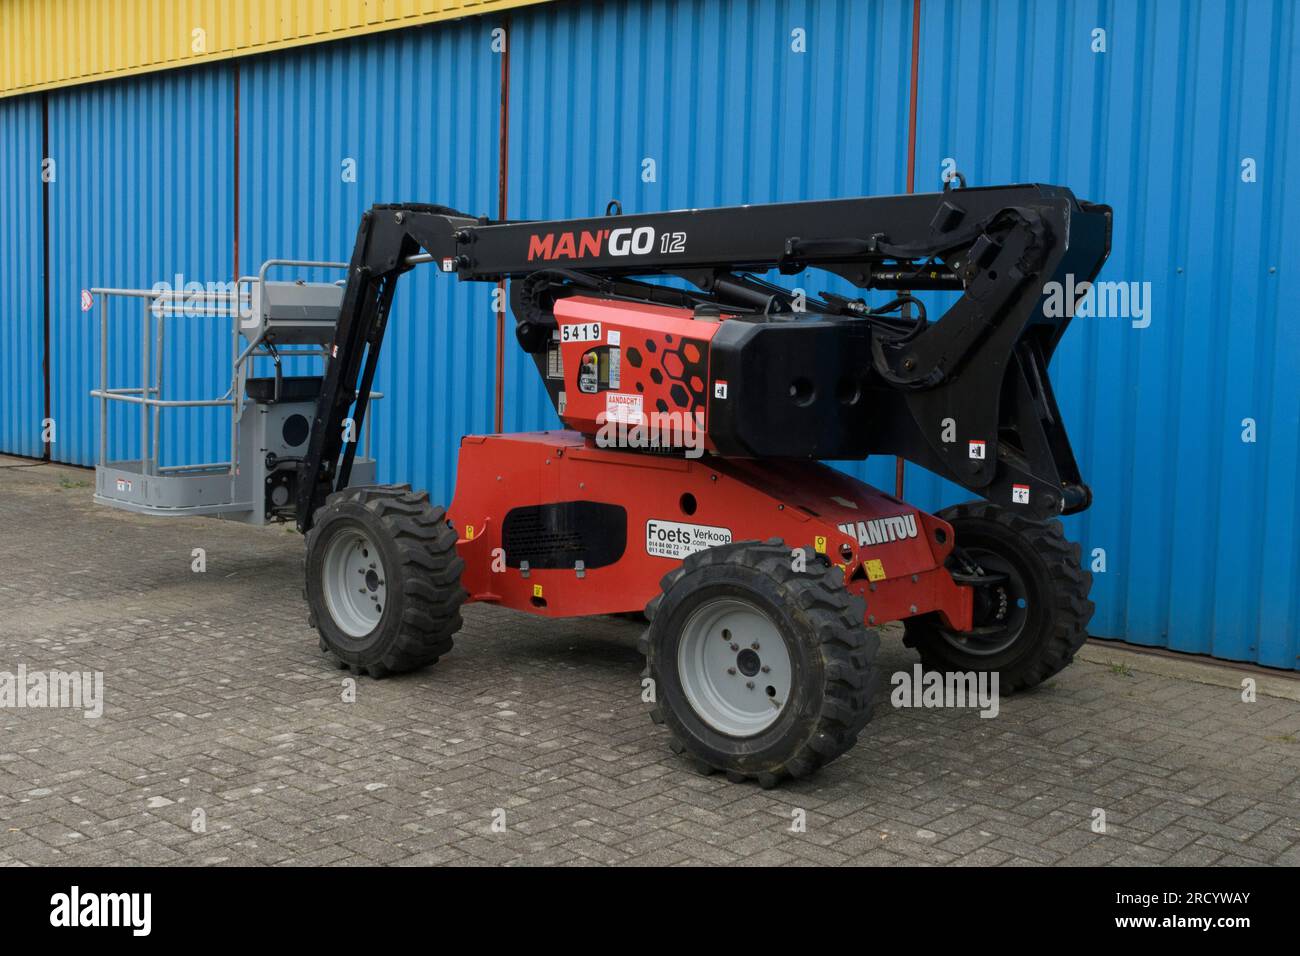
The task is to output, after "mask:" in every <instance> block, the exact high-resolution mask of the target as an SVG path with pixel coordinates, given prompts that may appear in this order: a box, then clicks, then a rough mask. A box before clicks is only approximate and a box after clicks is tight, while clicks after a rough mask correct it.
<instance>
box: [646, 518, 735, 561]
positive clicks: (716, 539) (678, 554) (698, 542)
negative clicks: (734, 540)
mask: <svg viewBox="0 0 1300 956" xmlns="http://www.w3.org/2000/svg"><path fill="white" fill-rule="evenodd" d="M730 543H731V529H730V528H714V527H711V526H709V525H705V524H683V523H682V522H680V521H660V520H659V519H658V518H651V519H650V520H649V521H647V522H646V523H645V553H646V554H648V555H650V556H651V557H655V558H672V559H674V560H677V561H680V560H681V559H683V558H685V557H686V556H687V555H689V554H694V553H695V552H696V551H703V550H705V549H706V548H714V547H717V546H718V545H720V544H730Z"/></svg>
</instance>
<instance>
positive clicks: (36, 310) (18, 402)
mask: <svg viewBox="0 0 1300 956" xmlns="http://www.w3.org/2000/svg"><path fill="white" fill-rule="evenodd" d="M41 159H42V152H41V98H40V97H39V96H25V97H22V98H20V99H13V100H6V101H4V102H0V263H3V264H4V278H3V281H0V452H4V453H9V454H15V455H26V456H29V457H39V456H40V455H41V454H42V453H43V446H42V443H41V419H42V418H44V395H43V391H44V388H43V384H42V374H41V361H42V353H43V352H44V347H45V346H44V342H43V339H44V335H43V330H42V309H43V304H42V296H41V290H42V288H43V286H44V276H43V274H42V272H43V263H42V261H41V260H42V257H41V230H42V214H41Z"/></svg>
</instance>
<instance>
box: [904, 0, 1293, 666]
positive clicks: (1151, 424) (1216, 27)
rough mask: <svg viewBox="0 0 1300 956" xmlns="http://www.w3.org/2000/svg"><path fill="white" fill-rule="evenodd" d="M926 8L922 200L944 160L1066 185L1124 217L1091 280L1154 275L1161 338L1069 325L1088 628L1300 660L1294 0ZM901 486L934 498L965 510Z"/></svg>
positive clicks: (932, 491) (1065, 408) (916, 485)
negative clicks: (1089, 582)
mask: <svg viewBox="0 0 1300 956" xmlns="http://www.w3.org/2000/svg"><path fill="white" fill-rule="evenodd" d="M921 10H922V26H921V51H922V52H921V61H920V65H921V76H920V83H919V94H920V100H919V110H918V114H919V115H918V133H917V169H918V174H917V175H918V188H924V189H930V188H935V187H936V186H937V185H938V184H939V182H940V172H941V164H942V163H943V161H944V160H945V159H949V158H951V159H955V160H956V162H957V165H958V167H959V168H960V169H961V170H962V171H963V172H964V173H965V174H966V175H967V176H968V177H969V178H970V181H971V182H973V183H991V182H1008V181H1046V182H1059V183H1065V184H1068V185H1069V186H1070V187H1071V188H1072V189H1073V190H1074V191H1075V192H1076V193H1077V194H1078V195H1080V196H1084V197H1087V198H1090V199H1095V200H1098V201H1103V202H1106V203H1109V204H1110V205H1111V206H1113V207H1114V210H1115V235H1114V249H1113V251H1112V254H1111V257H1110V260H1109V261H1108V262H1107V264H1106V267H1105V269H1104V270H1103V273H1102V276H1101V278H1102V279H1110V280H1117V281H1125V282H1150V283H1151V311H1150V325H1148V326H1146V327H1145V328H1142V327H1135V326H1134V323H1133V322H1132V321H1129V320H1125V319H1121V318H1078V319H1076V320H1075V322H1074V324H1073V326H1072V327H1071V329H1070V332H1069V334H1068V335H1067V337H1066V339H1065V340H1064V343H1063V345H1062V347H1061V349H1060V351H1059V352H1058V357H1057V359H1056V361H1055V362H1054V363H1053V368H1052V374H1053V379H1054V381H1055V383H1056V386H1057V392H1058V398H1059V400H1060V404H1061V406H1062V414H1063V415H1064V416H1065V418H1066V421H1067V423H1068V424H1069V426H1070V433H1071V437H1072V440H1073V443H1074V447H1075V452H1076V454H1077V455H1078V458H1079V461H1080V465H1081V467H1082V469H1083V473H1084V476H1085V478H1086V479H1087V480H1088V482H1089V483H1090V484H1091V485H1092V488H1093V491H1094V493H1095V496H1096V504H1095V506H1094V507H1093V508H1092V509H1091V510H1089V511H1087V512H1085V513H1084V514H1082V515H1079V516H1076V517H1072V518H1069V519H1067V520H1066V524H1067V530H1068V532H1069V533H1070V536H1071V537H1072V538H1075V539H1077V540H1080V541H1081V542H1082V543H1083V545H1084V551H1085V554H1091V553H1092V552H1093V551H1094V549H1101V550H1104V552H1105V559H1106V570H1105V573H1097V574H1094V578H1093V581H1094V584H1093V596H1094V599H1095V601H1096V603H1097V614H1096V617H1095V618H1094V619H1093V624H1092V632H1093V633H1094V634H1097V635H1102V636H1109V637H1121V638H1124V639H1126V640H1129V641H1135V642H1138V643H1143V644H1152V645H1157V646H1164V647H1170V648H1172V649H1174V650H1180V651H1192V652H1198V653H1208V654H1213V655H1215V656H1218V657H1225V658H1232V659H1237V660H1254V661H1258V662H1259V663H1262V664H1269V665H1272V666H1276V667H1289V668H1294V667H1297V666H1298V659H1297V654H1300V640H1298V637H1297V634H1298V632H1300V548H1297V544H1296V542H1297V541H1300V508H1298V502H1297V490H1296V488H1297V481H1296V475H1297V472H1300V445H1298V442H1300V397H1298V392H1297V389H1296V386H1295V383H1296V381H1297V380H1298V376H1300V328H1298V327H1297V326H1296V325H1295V323H1294V322H1292V321H1291V320H1290V316H1284V315H1283V313H1282V309H1283V308H1284V306H1285V303H1286V302H1287V301H1288V300H1290V301H1292V302H1293V301H1295V296H1296V292H1297V291H1298V289H1297V285H1296V282H1295V279H1294V276H1295V274H1296V272H1295V267H1294V263H1295V262H1296V261H1297V255H1298V254H1300V228H1298V227H1297V225H1296V220H1295V216H1294V215H1292V213H1291V210H1294V209H1295V208H1296V207H1297V204H1298V203H1300V189H1297V188H1296V186H1295V183H1294V181H1293V180H1294V177H1293V176H1290V175H1288V173H1287V168H1288V162H1289V161H1291V162H1293V161H1294V159H1295V158H1296V157H1297V156H1300V62H1297V57H1296V50H1297V39H1298V37H1297V23H1296V21H1297V7H1296V6H1295V4H1293V3H1289V2H1284V0H1279V2H1267V0H1264V2H1236V3H1228V2H1204V3H1200V4H1188V3H1185V2H1180V0H1163V2H1146V3H1131V4H1130V3H1110V4H1106V3H1103V4H1098V3H1064V4H1059V5H1057V4H1024V3H1012V2H998V3H989V4H974V3H962V2H956V0H950V2H938V0H924V2H923V3H922V5H921ZM1096 30H1102V31H1105V32H1104V35H1102V34H1095V33H1094V31H1096ZM1098 41H1103V42H1104V43H1105V52H1093V47H1094V46H1099V45H1100V44H1099V42H1098ZM1246 159H1253V160H1254V161H1255V162H1256V168H1257V181H1255V182H1244V181H1243V177H1242V171H1243V170H1242V163H1243V161H1244V160H1246ZM1247 418H1249V419H1254V420H1255V422H1256V423H1257V429H1258V431H1257V437H1258V440H1257V441H1255V442H1253V443H1248V442H1243V441H1242V433H1243V419H1247ZM908 474H909V496H910V497H914V498H915V499H916V500H918V501H920V502H930V503H937V502H939V501H943V502H945V503H946V502H947V501H952V500H956V497H957V496H961V497H964V495H963V494H962V493H961V492H960V491H958V492H957V496H954V495H953V494H952V491H951V489H945V488H941V487H940V485H941V483H940V482H939V481H938V480H937V479H935V478H933V476H930V475H928V474H926V473H924V472H922V471H920V470H919V469H909V471H908Z"/></svg>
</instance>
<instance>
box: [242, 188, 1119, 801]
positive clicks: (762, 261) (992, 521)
mask: <svg viewBox="0 0 1300 956" xmlns="http://www.w3.org/2000/svg"><path fill="white" fill-rule="evenodd" d="M1110 231H1111V214H1110V209H1109V208H1108V207H1105V206H1101V205H1096V204H1092V203H1087V202H1083V201H1081V200H1078V199H1076V198H1075V197H1074V196H1073V195H1072V194H1071V193H1070V191H1069V190H1067V189H1063V188H1060V187H1054V186H1042V185H1017V186H1000V187H989V188H983V189H967V188H964V186H963V188H960V189H950V190H947V191H945V192H943V193H936V194H929V195H909V196H891V197H876V198H862V199H846V200H833V201H825V202H807V203H788V204H777V205H759V206H740V207H733V208H727V209H700V210H682V211H677V212H666V213H654V214H646V215H629V216H623V215H621V211H619V212H614V211H613V210H612V209H611V210H610V211H609V212H608V213H607V215H606V216H604V217H596V218H593V219H584V220H567V221H555V222H491V221H489V220H487V219H475V218H472V217H469V216H466V215H464V214H463V213H458V212H456V211H455V210H450V209H447V208H445V207H438V206H426V205H417V204H404V205H391V206H376V207H374V208H373V209H372V210H371V211H370V212H368V213H367V214H366V215H365V217H364V218H363V221H362V224H361V228H360V230H359V232H358V235H357V241H356V246H355V249H354V252H353V256H352V261H351V263H350V266H349V273H348V279H347V284H346V288H345V290H344V293H343V302H342V307H341V311H340V315H339V320H338V323H337V327H336V330H335V335H334V343H333V346H332V348H331V349H330V354H331V358H330V359H329V361H328V362H327V365H326V369H325V374H324V377H323V380H322V381H321V384H320V392H319V398H318V400H317V408H316V416H315V420H314V422H313V424H312V428H311V432H310V438H309V442H308V446H307V452H306V453H305V454H304V455H303V457H302V459H301V461H297V462H292V463H288V462H286V463H283V464H282V465H279V466H277V467H279V468H280V472H277V474H276V475H274V476H273V477H274V478H275V480H276V482H277V483H279V484H283V485H285V486H286V487H288V488H290V490H291V498H292V500H290V501H288V503H287V504H284V505H276V506H275V507H279V508H280V513H281V515H282V516H283V517H285V518H290V517H292V518H294V519H296V521H297V523H298V526H299V528H300V529H301V530H303V531H304V532H305V533H306V534H307V562H306V565H307V596H308V601H309V604H310V606H311V621H312V623H313V624H314V625H315V626H316V627H317V628H318V630H319V631H320V636H321V646H322V649H324V650H326V651H328V652H329V653H331V654H333V655H334V656H335V657H337V658H338V660H339V661H340V662H341V663H343V664H344V665H345V666H349V667H351V668H353V669H355V670H356V671H358V672H360V673H365V674H369V675H372V676H383V675H385V674H388V673H392V672H396V671H402V670H409V669H412V668H415V667H419V666H423V665H425V664H429V663H432V662H433V661H435V660H437V658H438V657H439V656H440V655H441V654H443V653H445V652H446V651H447V650H449V649H450V647H451V636H452V634H453V633H454V632H455V631H456V630H457V629H458V628H459V627H460V624H461V618H460V613H459V609H460V607H461V605H462V604H463V603H464V602H465V601H466V600H470V601H481V602H491V603H495V604H499V605H502V606H504V607H508V608H513V609H516V610H518V611H523V612H527V613H531V614H538V615H544V616H547V617H563V616H574V615H597V614H611V613H622V612H640V611H643V610H644V612H645V614H646V616H647V617H648V618H649V620H650V626H649V628H648V630H647V632H646V635H645V637H644V638H643V640H642V650H643V651H644V653H645V655H646V662H647V666H646V670H645V672H644V677H643V681H642V684H641V687H640V693H641V697H642V699H643V700H645V701H646V702H648V703H649V704H651V706H652V716H654V717H655V719H656V720H657V721H659V722H661V723H665V724H667V726H668V729H669V730H670V732H671V734H672V741H673V748H674V749H675V750H677V751H678V752H680V753H683V754H685V755H686V756H688V757H690V758H692V759H693V760H694V761H695V762H696V763H697V764H698V765H699V766H701V767H702V768H704V769H707V770H722V771H725V772H726V773H727V774H728V775H729V776H731V777H732V778H734V779H744V778H754V779H757V780H758V781H759V782H760V783H762V784H764V785H771V784H774V783H776V782H777V781H779V780H781V779H783V778H785V777H789V776H795V777H798V776H803V775H804V774H806V773H809V772H811V771H812V770H814V769H815V768H817V767H818V766H821V765H822V764H824V763H826V762H827V761H829V760H831V759H833V758H834V757H835V756H837V755H838V754H840V753H842V752H843V751H844V750H846V749H848V748H849V747H850V746H852V744H853V742H854V741H855V740H856V738H857V735H858V732H859V731H860V730H861V729H862V727H863V726H864V725H865V723H866V721H867V719H868V716H869V714H870V709H871V700H872V695H873V692H874V688H875V686H876V679H877V677H878V674H877V673H876V671H875V668H874V663H873V661H874V654H875V649H876V647H877V644H878V637H877V635H876V633H875V631H874V628H875V627H876V626H877V625H880V624H883V623H886V622H891V621H903V622H905V625H906V638H905V639H906V642H907V643H908V644H909V645H911V646H914V647H916V648H917V649H918V650H919V652H920V654H921V660H922V663H923V664H924V665H925V666H926V667H927V668H930V669H939V670H944V671H960V672H963V673H970V674H974V675H986V676H989V677H991V678H993V679H1000V681H1001V690H1002V691H1003V692H1007V691H1013V690H1018V689H1022V688H1029V687H1032V686H1034V685H1036V684H1038V683H1040V682H1041V681H1042V680H1044V679H1045V678H1046V677H1047V676H1050V675H1051V674H1053V673H1055V672H1057V671H1059V670H1060V669H1061V668H1062V667H1064V666H1065V665H1066V664H1068V663H1069V661H1070V659H1071V658H1072V657H1073V654H1074V652H1075V650H1077V648H1078V647H1079V645H1080V644H1081V643H1082V641H1083V640H1084V638H1085V637H1086V635H1087V631H1086V626H1087V622H1088V619H1089V618H1090V616H1091V613H1092V604H1091V602H1090V601H1088V598H1087V595H1088V589H1089V584H1090V578H1089V576H1088V574H1087V572H1086V571H1084V570H1083V569H1082V568H1081V566H1080V551H1079V547H1078V545H1075V544H1071V543H1070V542H1068V541H1066V540H1065V538H1064V536H1063V534H1062V531H1061V525H1060V523H1059V522H1058V521H1055V520H1054V516H1057V515H1060V514H1063V513H1064V514H1069V513H1072V512H1076V511H1080V510H1082V509H1084V508H1086V507H1088V504H1089V503H1090V500H1091V492H1090V491H1089V490H1088V488H1087V485H1086V484H1084V482H1083V481H1082V479H1081V477H1080V475H1079V472H1078V468H1077V465H1076V463H1075V461H1074V457H1073V453H1072V452H1071V449H1070V445H1069V441H1068V438H1067V436H1066V432H1065V428H1064V424H1063V422H1062V420H1061V416H1060V412H1059V410H1058V408H1057V406H1056V402H1055V399H1054V397H1053V394H1052V390H1051V385H1050V381H1049V379H1048V376H1047V367H1048V363H1049V361H1050V359H1051V356H1052V353H1053V351H1054V350H1055V348H1056V346H1057V344H1058V343H1059V342H1060V339H1061V336H1062V335H1063V334H1064V332H1065V328H1066V326H1067V324H1068V322H1069V315H1070V312H1069V310H1068V309H1067V311H1066V314H1065V315H1064V316H1062V315H1059V314H1053V313H1051V312H1050V311H1049V310H1046V309H1044V308H1043V302H1044V297H1045V295H1046V294H1047V292H1048V289H1049V287H1050V285H1051V284H1052V283H1060V284H1061V285H1062V286H1064V287H1067V288H1074V289H1076V290H1078V294H1079V295H1083V294H1084V293H1085V292H1086V290H1087V284H1088V283H1090V282H1091V281H1092V280H1093V279H1094V278H1095V277H1096V275H1097V272H1098V270H1099V269H1100V268H1101V266H1102V263H1103V262H1104V261H1105V259H1106V257H1107V255H1108V253H1109V248H1110ZM421 262H434V263H437V264H438V265H439V266H440V267H441V269H442V271H443V272H445V273H448V274H454V275H456V276H457V277H458V278H460V279H462V280H467V281H484V282H497V283H501V282H507V281H508V282H509V286H510V296H511V307H512V310H513V312H514V316H515V321H516V336H517V338H518V341H519V344H520V346H521V347H522V348H523V349H524V351H525V352H526V353H527V354H529V355H530V356H531V357H532V358H533V360H534V361H535V363H536V365H537V369H538V372H539V374H540V375H541V377H542V380H543V382H544V383H545V386H546V389H547V393H548V396H549V397H550V399H551V401H552V403H553V404H554V406H555V409H556V412H557V413H558V415H559V418H560V420H561V421H562V422H563V424H564V425H565V426H566V429H567V430H559V431H545V432H536V433H529V434H518V435H486V436H481V435H479V436H467V437H463V438H462V439H461V444H460V458H459V472H458V477H457V487H456V493H455V495H454V499H453V501H452V503H451V505H450V507H449V508H448V509H446V510H444V509H442V508H439V507H436V506H434V505H432V504H430V502H429V500H428V497H427V495H425V494H423V493H422V492H415V491H412V490H411V489H410V488H409V487H408V486H370V487H361V488H354V487H350V482H349V479H350V475H351V469H352V462H353V458H354V455H355V453H356V440H355V436H356V435H357V434H358V433H359V430H360V424H361V422H362V420H363V419H364V416H365V414H366V404H367V400H368V396H369V395H370V393H371V386H372V384H373V379H374V374H375V368H376V365H377V361H378V355H379V350H380V346H381V344H382V341H383V336H384V330H385V326H386V323H387V320H388V315H389V311H390V308H391V305H392V301H393V296H394V292H395V285H396V281H397V279H398V277H399V276H400V275H401V274H402V273H404V272H406V271H408V270H409V269H411V268H413V267H414V266H415V265H417V264H419V263H421ZM808 270H821V272H824V273H829V274H830V275H833V276H836V277H838V278H839V279H841V280H846V281H847V282H848V283H849V284H851V285H853V286H856V287H857V288H860V289H863V290H888V291H890V292H891V293H892V294H893V295H894V297H893V299H892V300H891V301H889V302H887V303H885V304H883V305H877V306H872V305H869V304H868V303H867V302H866V301H865V299H862V298H858V299H849V298H846V297H844V296H841V295H837V294H834V293H831V292H822V293H820V295H814V294H812V293H810V292H807V291H804V290H802V289H793V288H783V287H781V286H779V285H776V284H773V283H772V282H770V281H768V280H767V279H766V278H764V277H763V276H762V273H764V272H772V271H776V272H779V273H781V274H783V275H787V276H798V275H801V274H803V273H805V272H806V271H808ZM645 277H664V278H667V279H669V280H671V281H670V283H669V284H661V283H658V282H651V281H645ZM1071 277H1073V282H1072V283H1071V282H1070V281H1069V280H1070V278H1071ZM802 281H803V280H801V283H802ZM918 290H939V291H945V290H946V291H951V292H955V293H958V296H957V298H956V301H955V302H954V303H953V304H952V305H951V307H950V308H948V309H947V311H946V312H945V313H944V314H943V315H942V316H941V317H939V318H938V319H936V320H934V321H931V320H929V318H928V317H927V315H926V312H925V308H924V305H923V303H922V302H921V301H920V300H919V299H917V298H915V297H914V296H913V295H912V294H911V293H912V292H915V291H918ZM869 455H896V456H899V457H902V458H906V459H907V460H909V461H912V462H914V463H916V464H918V465H920V466H922V467H925V468H927V469H929V470H931V471H933V472H935V473H936V474H938V475H940V476H942V477H944V478H947V479H948V480H950V481H952V482H954V483H957V484H960V485H963V486H965V487H966V488H968V489H970V490H971V491H972V492H973V493H974V494H976V495H977V496H979V498H980V499H983V500H976V501H974V502H972V503H969V504H966V505H960V506H957V507H955V508H950V509H945V510H944V511H942V512H939V513H938V514H937V515H930V514H926V513H924V512H922V511H920V510H918V509H916V508H914V507H912V506H911V505H909V504H907V503H905V502H903V501H900V500H898V499H897V498H895V497H894V496H893V495H891V494H889V493H887V492H885V491H882V490H879V489H876V488H872V487H870V486H869V485H867V484H865V483H863V482H861V481H858V480H856V479H854V478H852V477H850V476H848V475H846V474H844V473H842V472H840V471H837V470H835V469H833V468H832V467H830V466H829V465H826V464H824V463H823V462H826V461H839V460H846V459H850V460H851V459H858V460H861V459H864V458H866V457H867V456H869ZM268 480H269V479H268Z"/></svg>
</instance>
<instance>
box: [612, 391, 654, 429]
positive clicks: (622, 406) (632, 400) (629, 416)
mask: <svg viewBox="0 0 1300 956" xmlns="http://www.w3.org/2000/svg"><path fill="white" fill-rule="evenodd" d="M644 409H645V402H644V400H643V399H642V397H641V396H640V395H633V394H630V393H628V392H606V393H605V421H607V422H625V423H626V424H628V425H640V424H643V422H644V415H643V414H642V413H643V411H644Z"/></svg>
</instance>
